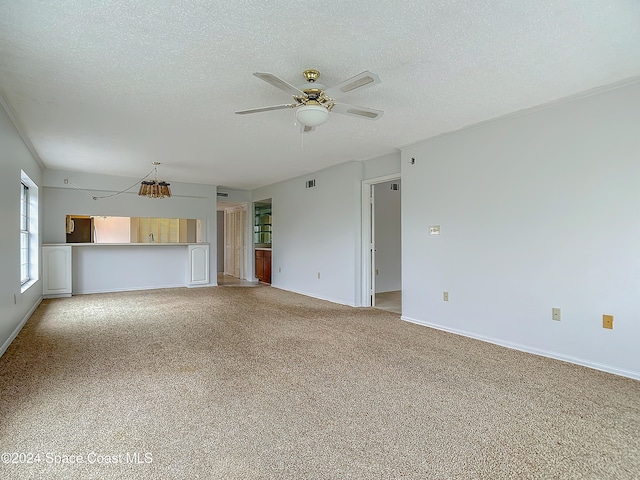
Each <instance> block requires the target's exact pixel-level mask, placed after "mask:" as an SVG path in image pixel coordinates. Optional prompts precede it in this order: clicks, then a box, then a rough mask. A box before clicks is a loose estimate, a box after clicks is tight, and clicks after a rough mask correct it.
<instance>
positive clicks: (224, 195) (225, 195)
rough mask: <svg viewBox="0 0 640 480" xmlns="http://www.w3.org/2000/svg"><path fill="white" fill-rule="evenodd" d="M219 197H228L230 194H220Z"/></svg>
mask: <svg viewBox="0 0 640 480" xmlns="http://www.w3.org/2000/svg"><path fill="white" fill-rule="evenodd" d="M218 196H219V197H228V196H229V194H228V193H227V192H218Z"/></svg>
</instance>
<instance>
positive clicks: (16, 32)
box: [0, 0, 640, 189]
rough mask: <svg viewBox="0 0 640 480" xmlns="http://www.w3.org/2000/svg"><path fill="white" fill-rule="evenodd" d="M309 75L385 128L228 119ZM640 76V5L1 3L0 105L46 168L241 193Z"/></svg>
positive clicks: (347, 122)
mask: <svg viewBox="0 0 640 480" xmlns="http://www.w3.org/2000/svg"><path fill="white" fill-rule="evenodd" d="M178 3H180V4H182V5H180V6H177V5H176V4H178ZM308 68H316V69H318V70H320V72H321V75H322V77H321V79H320V82H321V83H323V84H324V85H327V86H331V85H334V84H336V83H338V82H340V81H342V80H345V79H347V78H350V77H352V76H354V75H356V74H358V73H360V72H362V71H364V70H370V71H372V72H374V73H377V74H378V75H379V76H380V79H381V81H382V83H381V84H378V85H375V86H373V87H371V88H365V89H362V90H360V91H357V92H353V93H351V94H347V95H345V96H344V97H343V98H341V100H342V101H344V102H347V103H352V104H355V105H362V106H367V107H372V108H378V109H381V110H384V111H385V114H384V116H383V117H382V118H381V119H379V120H376V121H370V120H366V119H361V118H355V117H351V116H345V115H339V114H335V113H333V114H331V116H330V118H329V121H328V122H327V123H326V124H324V125H322V126H320V127H318V128H317V129H316V131H315V132H313V133H310V134H306V135H304V136H303V135H301V134H300V132H299V127H297V126H295V125H294V112H293V111H292V110H288V109H287V110H279V111H271V112H265V113H257V114H253V115H235V114H234V111H236V110H242V109H248V108H253V107H261V106H269V105H276V104H282V103H289V102H290V101H291V97H290V96H288V95H287V94H286V93H284V92H282V91H280V90H278V89H276V88H274V87H273V86H271V85H269V84H267V83H265V82H263V81H261V80H259V79H258V78H256V77H254V76H253V75H252V73H253V72H256V71H260V72H269V73H273V74H275V75H277V76H279V77H280V78H282V79H283V80H285V81H287V82H289V83H291V84H293V85H296V86H299V85H300V84H303V83H304V79H303V78H302V76H301V72H302V71H303V70H305V69H308ZM638 75H640V1H638V0H562V1H557V0H555V1H548V0H540V1H533V2H532V1H530V0H526V1H525V0H503V1H501V0H434V1H429V0H402V1H400V0H396V1H393V0H392V1H388V2H381V1H378V2H367V1H365V0H352V1H350V2H346V1H336V0H323V1H316V0H307V1H303V2H301V1H299V0H274V1H270V2H259V1H255V0H232V1H229V0H227V1H210V2H205V1H202V2H195V1H194V2H168V1H163V0H137V1H136V0H122V1H104V0H83V1H77V0H49V1H19V0H4V1H0V87H1V89H2V92H0V93H3V95H4V97H5V99H6V101H7V102H8V103H9V105H10V107H11V109H12V110H13V112H14V115H15V117H16V119H17V121H18V123H19V124H20V125H21V128H22V130H23V133H24V134H25V135H26V136H27V137H28V138H29V139H30V140H31V142H32V144H33V145H34V147H35V150H36V151H37V153H38V155H39V156H40V157H41V159H42V161H43V162H44V164H45V166H46V167H48V168H53V169H64V170H72V171H81V172H95V173H105V174H113V175H125V176H131V177H141V176H144V175H145V174H146V173H147V172H148V171H149V170H150V162H152V161H160V162H162V165H161V167H160V176H161V177H163V178H165V179H166V180H168V181H179V182H194V183H207V184H214V185H223V186H227V187H230V188H241V189H250V188H255V187H257V186H261V185H266V184H270V183H273V182H276V181H279V180H283V179H286V178H291V177H295V176H298V175H303V174H305V173H308V172H312V171H316V170H319V169H322V168H325V167H328V166H331V165H335V164H338V163H343V162H346V161H349V160H366V159H369V158H374V157H378V156H382V155H385V154H389V153H392V152H395V151H397V149H398V148H399V147H402V146H405V145H408V144H411V143H414V142H417V141H420V140H423V139H426V138H428V137H432V136H434V135H438V134H440V133H443V132H447V131H451V130H455V129H459V128H461V127H464V126H467V125H471V124H474V123H478V122H481V121H484V120H487V119H490V118H494V117H497V116H501V115H504V114H508V113H511V112H514V111H518V110H521V109H525V108H529V107H533V106H537V105H540V104H544V103H547V102H550V101H554V100H557V99H560V98H563V97H566V96H569V95H572V94H575V93H578V92H582V91H585V90H589V89H592V88H596V87H600V86H603V85H608V84H611V83H615V82H619V81H622V80H625V79H628V78H631V77H635V76H638Z"/></svg>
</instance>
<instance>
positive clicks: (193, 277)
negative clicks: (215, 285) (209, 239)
mask: <svg viewBox="0 0 640 480" xmlns="http://www.w3.org/2000/svg"><path fill="white" fill-rule="evenodd" d="M208 283H209V245H204V244H195V245H189V280H188V286H189V287H191V286H196V285H207V284H208Z"/></svg>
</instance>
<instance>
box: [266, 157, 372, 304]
mask: <svg viewBox="0 0 640 480" xmlns="http://www.w3.org/2000/svg"><path fill="white" fill-rule="evenodd" d="M314 178H315V179H316V187H315V188H309V189H307V188H305V181H306V180H311V179H314ZM361 181H362V164H361V163H359V162H348V163H344V164H342V165H338V166H336V167H332V168H329V169H326V170H322V171H319V172H316V173H314V174H311V175H306V176H304V177H298V178H295V179H292V180H287V181H285V182H280V183H277V184H274V185H270V186H268V187H264V188H260V189H257V190H254V192H253V199H254V201H258V200H262V199H265V198H271V199H272V209H273V212H272V222H273V226H272V229H273V237H272V239H273V245H272V285H273V286H274V287H278V288H282V289H285V290H290V291H294V292H298V293H303V294H307V295H311V296H314V297H317V298H323V299H326V300H330V301H333V302H336V303H343V304H347V305H356V304H357V302H358V300H357V299H358V296H357V292H358V294H359V288H360V287H359V285H360V182H361ZM280 270H281V271H280ZM318 272H320V278H318Z"/></svg>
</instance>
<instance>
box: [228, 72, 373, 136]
mask: <svg viewBox="0 0 640 480" xmlns="http://www.w3.org/2000/svg"><path fill="white" fill-rule="evenodd" d="M254 75H255V76H256V77H258V78H259V79H260V80H264V81H265V82H267V83H269V84H271V85H273V86H274V87H276V88H278V89H280V90H282V91H283V92H287V93H289V94H291V95H292V96H293V100H294V101H293V103H284V104H282V105H273V106H271V107H260V108H251V109H249V110H240V111H237V112H236V113H237V114H238V115H244V114H247V113H258V112H268V111H269V110H282V109H284V108H295V109H296V119H297V120H298V123H300V125H301V131H302V133H307V132H312V131H313V130H315V128H316V127H317V126H319V125H322V124H323V123H325V122H326V121H327V120H328V119H329V112H334V113H341V114H344V115H353V116H356V117H360V118H367V119H369V120H376V119H378V118H380V117H381V116H382V114H383V113H384V112H383V111H382V110H376V109H374V108H368V107H357V106H355V105H349V104H346V103H339V102H336V101H335V99H336V98H338V97H340V96H341V95H342V94H345V93H348V92H352V91H354V90H357V89H361V88H366V87H371V86H373V85H375V84H377V83H380V78H379V77H378V76H377V75H376V74H375V73H371V72H369V71H364V72H362V73H360V74H358V75H356V76H355V77H352V78H350V79H348V80H345V81H344V82H341V83H339V84H337V85H334V86H333V87H330V88H327V87H325V86H324V85H322V84H320V83H316V80H317V79H318V77H320V72H319V71H318V70H305V71H304V72H302V75H303V76H304V78H305V79H306V80H307V83H306V84H305V85H302V86H300V87H294V86H293V85H291V84H289V83H287V82H285V81H284V80H282V79H280V78H278V77H276V76H275V75H272V74H271V73H260V72H256V73H254Z"/></svg>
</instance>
